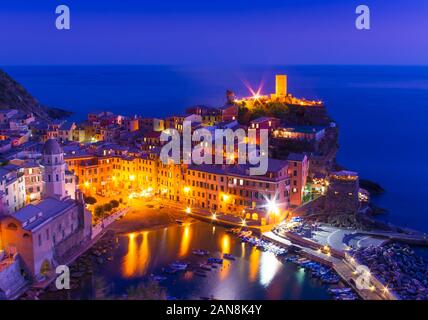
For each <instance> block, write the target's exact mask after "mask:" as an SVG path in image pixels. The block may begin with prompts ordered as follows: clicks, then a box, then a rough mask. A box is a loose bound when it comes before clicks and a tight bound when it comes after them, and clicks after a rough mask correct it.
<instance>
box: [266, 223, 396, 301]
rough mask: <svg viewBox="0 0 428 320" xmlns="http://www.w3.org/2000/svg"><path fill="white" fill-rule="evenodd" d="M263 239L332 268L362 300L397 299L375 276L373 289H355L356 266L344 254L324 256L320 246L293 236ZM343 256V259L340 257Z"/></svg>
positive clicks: (275, 235) (372, 281)
mask: <svg viewBox="0 0 428 320" xmlns="http://www.w3.org/2000/svg"><path fill="white" fill-rule="evenodd" d="M262 238H263V239H266V240H269V241H272V242H273V243H275V244H277V245H279V246H281V247H285V248H288V247H290V246H292V245H293V246H295V247H298V248H299V249H300V250H301V251H300V254H301V255H302V256H305V257H306V258H308V259H311V260H313V261H316V262H318V263H321V264H324V265H326V266H329V267H331V268H333V270H334V271H335V272H336V273H337V274H338V275H339V276H340V277H341V279H342V280H343V281H344V282H345V283H346V284H347V285H348V286H350V287H352V288H353V289H354V290H355V292H356V293H357V294H358V295H359V296H360V298H361V299H363V300H396V299H397V297H395V296H394V295H392V294H390V293H389V292H388V291H385V290H384V287H383V285H382V283H381V282H380V281H378V280H377V279H376V277H375V276H373V275H372V276H371V283H372V285H373V286H374V289H371V290H370V289H364V290H360V289H358V288H357V286H356V284H355V279H356V278H357V276H358V275H357V274H356V273H355V268H356V266H354V265H352V263H350V262H349V261H348V260H347V259H346V257H345V255H344V254H340V255H339V256H338V255H337V253H333V252H332V253H331V254H330V255H327V254H324V253H322V252H320V251H318V250H317V249H315V248H316V247H317V246H318V248H321V246H320V245H319V244H317V243H315V242H313V244H312V245H311V246H309V244H308V242H310V241H309V240H307V239H301V240H302V241H299V239H298V237H297V236H295V237H293V238H292V239H288V238H283V237H280V236H278V235H277V234H275V233H274V232H271V231H269V232H265V233H263V235H262ZM340 256H343V257H340Z"/></svg>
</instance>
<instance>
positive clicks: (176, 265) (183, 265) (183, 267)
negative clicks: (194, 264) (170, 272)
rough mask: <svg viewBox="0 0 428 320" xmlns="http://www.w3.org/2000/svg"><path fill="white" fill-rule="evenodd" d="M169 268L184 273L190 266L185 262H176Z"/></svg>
mask: <svg viewBox="0 0 428 320" xmlns="http://www.w3.org/2000/svg"><path fill="white" fill-rule="evenodd" d="M169 266H170V268H171V269H174V270H178V271H182V270H186V268H187V266H188V264H187V263H184V262H179V261H175V262H173V263H171V264H170V265H169Z"/></svg>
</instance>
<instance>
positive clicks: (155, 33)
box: [0, 0, 428, 65]
mask: <svg viewBox="0 0 428 320" xmlns="http://www.w3.org/2000/svg"><path fill="white" fill-rule="evenodd" d="M60 4H67V5H69V6H70V9H71V30H69V31H58V30H56V29H55V27H54V22H55V7H56V6H57V5H60ZM358 4H367V5H368V6H369V7H370V9H371V14H372V16H371V26H372V29H371V30H370V31H358V30H357V29H356V28H355V26H354V22H355V18H356V14H355V13H354V12H355V8H356V7H357V5H358ZM427 14H428V1H427V0H408V1H401V0H359V1H354V0H294V1H292V0H290V1H288V0H215V1H214V0H161V1H155V0H150V1H148V0H114V1H107V0H68V1H62V0H37V1H35V0H13V1H1V2H0V65H11V64H230V65H234V64H278V65H287V64H425V65H428V40H427V39H428V16H427Z"/></svg>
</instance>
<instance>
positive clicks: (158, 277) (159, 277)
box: [151, 274, 167, 282]
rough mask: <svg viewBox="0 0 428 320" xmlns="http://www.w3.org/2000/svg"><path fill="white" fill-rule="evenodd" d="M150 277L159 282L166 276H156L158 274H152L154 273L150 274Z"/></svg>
mask: <svg viewBox="0 0 428 320" xmlns="http://www.w3.org/2000/svg"><path fill="white" fill-rule="evenodd" d="M151 278H152V279H153V280H154V281H157V282H161V281H164V280H166V279H167V277H164V276H158V275H154V274H152V275H151Z"/></svg>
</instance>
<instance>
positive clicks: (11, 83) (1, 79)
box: [0, 69, 72, 120]
mask: <svg viewBox="0 0 428 320" xmlns="http://www.w3.org/2000/svg"><path fill="white" fill-rule="evenodd" d="M0 109H18V110H21V111H23V112H32V113H34V114H35V115H36V117H38V118H41V119H46V120H49V119H58V118H63V117H68V116H70V115H71V114H72V113H71V112H69V111H66V110H62V109H59V108H52V107H46V106H44V105H41V104H40V103H39V102H38V101H37V100H36V99H35V98H34V97H33V96H32V95H31V94H30V93H28V91H27V90H25V88H24V87H23V86H21V85H20V84H19V83H18V82H16V81H15V80H14V79H12V78H11V77H10V76H9V75H8V74H7V73H6V72H4V71H3V70H1V69H0Z"/></svg>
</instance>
